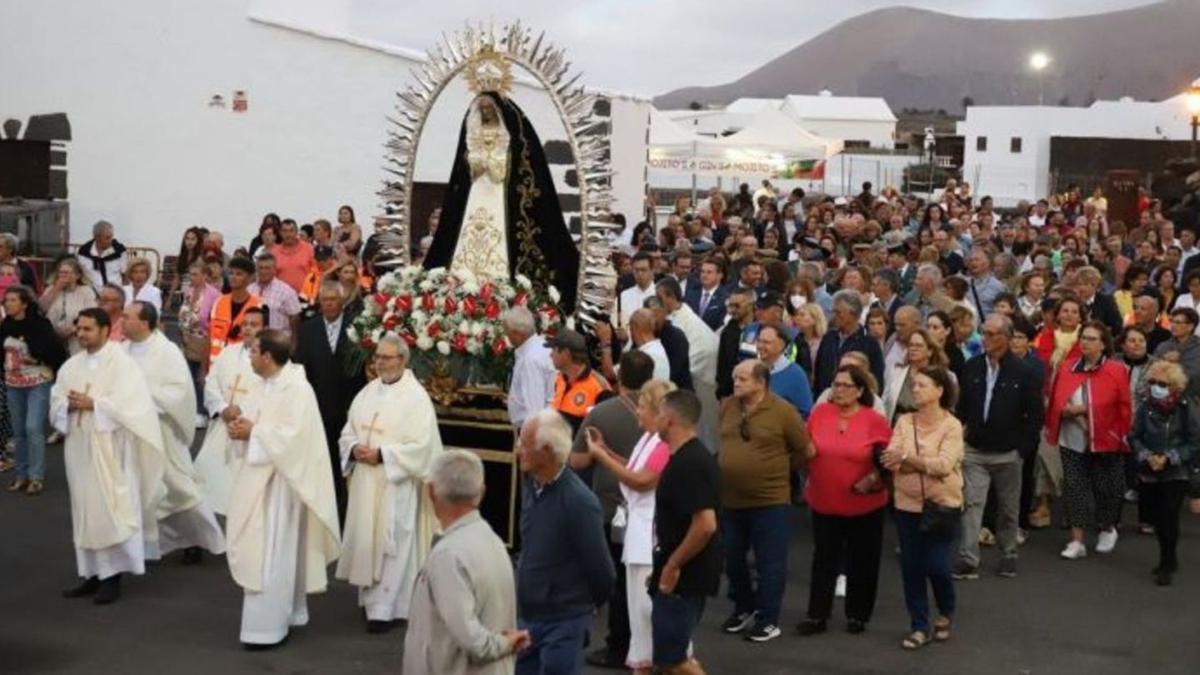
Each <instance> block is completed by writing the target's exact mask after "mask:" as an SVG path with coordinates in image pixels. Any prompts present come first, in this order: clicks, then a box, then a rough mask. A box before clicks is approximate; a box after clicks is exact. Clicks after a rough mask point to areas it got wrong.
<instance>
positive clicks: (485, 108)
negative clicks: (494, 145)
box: [479, 98, 500, 124]
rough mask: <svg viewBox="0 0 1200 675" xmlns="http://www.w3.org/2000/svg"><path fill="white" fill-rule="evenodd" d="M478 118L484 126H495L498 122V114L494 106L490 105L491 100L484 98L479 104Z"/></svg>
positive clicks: (493, 104)
mask: <svg viewBox="0 0 1200 675" xmlns="http://www.w3.org/2000/svg"><path fill="white" fill-rule="evenodd" d="M479 118H480V119H481V120H483V123H484V124H495V123H496V122H498V121H500V113H499V112H497V110H496V104H495V103H492V100H491V99H488V98H485V99H483V100H482V101H480V103H479Z"/></svg>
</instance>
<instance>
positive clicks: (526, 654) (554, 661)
mask: <svg viewBox="0 0 1200 675" xmlns="http://www.w3.org/2000/svg"><path fill="white" fill-rule="evenodd" d="M517 625H518V626H520V627H521V628H522V629H523V630H527V631H529V637H530V638H531V639H532V641H533V644H532V645H531V646H530V647H529V649H526V650H525V651H523V652H521V653H520V654H518V655H517V670H516V675H560V674H561V675H579V674H580V673H582V672H583V648H584V646H586V645H587V640H588V630H589V629H591V627H592V615H591V614H584V615H582V616H577V617H575V618H572V619H562V620H561V621H525V620H523V619H522V620H518V621H517Z"/></svg>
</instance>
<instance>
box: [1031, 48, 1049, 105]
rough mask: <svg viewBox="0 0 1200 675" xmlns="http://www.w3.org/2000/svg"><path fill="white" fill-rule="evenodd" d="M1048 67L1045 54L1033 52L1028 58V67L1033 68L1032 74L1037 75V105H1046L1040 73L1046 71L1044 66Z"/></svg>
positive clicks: (1047, 56) (1047, 58)
mask: <svg viewBox="0 0 1200 675" xmlns="http://www.w3.org/2000/svg"><path fill="white" fill-rule="evenodd" d="M1048 65H1050V56H1049V55H1047V54H1046V52H1034V53H1033V54H1032V55H1030V57H1029V67H1030V68H1033V72H1035V73H1037V81H1038V105H1045V104H1046V89H1045V87H1044V86H1043V84H1044V82H1043V80H1042V71H1044V70H1046V66H1048Z"/></svg>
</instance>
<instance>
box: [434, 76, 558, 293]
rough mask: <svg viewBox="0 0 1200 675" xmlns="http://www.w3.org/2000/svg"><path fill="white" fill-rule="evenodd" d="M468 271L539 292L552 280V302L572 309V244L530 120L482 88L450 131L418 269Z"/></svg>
mask: <svg viewBox="0 0 1200 675" xmlns="http://www.w3.org/2000/svg"><path fill="white" fill-rule="evenodd" d="M435 267H445V268H448V269H449V270H451V271H452V272H453V271H461V270H469V271H470V272H472V273H474V274H475V275H476V276H480V277H488V278H493V279H500V278H504V277H507V278H509V279H512V278H514V277H516V275H518V274H522V275H524V276H526V277H528V278H529V280H530V281H532V282H533V284H534V286H535V287H536V288H538V289H539V290H540V291H542V292H543V293H544V292H545V291H546V288H547V287H548V286H550V285H553V286H554V287H555V288H557V289H558V291H559V293H560V294H561V300H560V303H559V304H560V309H562V311H563V312H564V313H565V314H569V313H571V312H573V311H574V308H575V291H576V287H577V285H578V277H579V250H578V248H576V245H575V242H574V241H573V240H572V239H571V233H570V231H569V230H568V229H567V226H566V223H565V222H564V221H563V214H562V208H561V207H560V206H559V203H558V193H557V192H556V191H555V189H554V180H553V179H552V178H551V176H550V169H549V167H548V166H547V165H546V157H545V153H544V152H543V151H542V144H541V142H540V141H539V140H538V137H537V134H536V133H535V132H534V130H533V126H532V125H531V124H530V123H529V119H528V118H526V117H525V114H524V113H523V112H522V111H521V109H520V108H519V107H518V106H517V104H516V103H514V102H513V101H512V100H511V99H509V98H508V97H506V96H504V95H502V94H500V93H497V92H495V91H483V92H482V93H480V94H479V95H478V96H476V97H475V99H474V100H473V101H472V102H471V105H470V107H469V108H468V109H467V114H466V117H465V118H464V119H463V123H462V131H461V132H460V134H459V138H458V152H457V154H456V155H455V160H454V168H453V169H452V170H451V172H450V184H449V185H448V187H447V189H446V195H445V198H444V200H443V202H442V214H441V222H440V224H439V226H438V229H437V233H436V234H435V235H434V238H433V243H432V245H431V246H430V248H429V252H428V254H427V255H426V256H425V268H426V269H433V268H435Z"/></svg>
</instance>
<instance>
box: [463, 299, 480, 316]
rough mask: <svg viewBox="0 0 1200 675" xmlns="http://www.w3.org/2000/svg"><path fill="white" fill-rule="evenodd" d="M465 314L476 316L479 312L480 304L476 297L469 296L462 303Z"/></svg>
mask: <svg viewBox="0 0 1200 675" xmlns="http://www.w3.org/2000/svg"><path fill="white" fill-rule="evenodd" d="M462 309H463V314H466V315H467V316H476V312H478V311H479V303H478V302H477V301H476V300H475V296H473V295H468V296H467V297H466V298H464V299H463V302H462Z"/></svg>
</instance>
